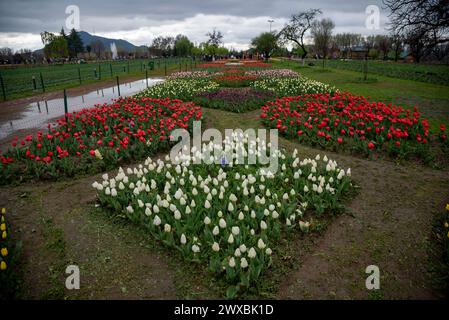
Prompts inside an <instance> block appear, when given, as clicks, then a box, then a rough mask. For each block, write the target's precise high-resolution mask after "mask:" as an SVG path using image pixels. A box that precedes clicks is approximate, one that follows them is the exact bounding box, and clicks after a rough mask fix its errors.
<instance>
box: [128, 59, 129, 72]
mask: <svg viewBox="0 0 449 320" xmlns="http://www.w3.org/2000/svg"><path fill="white" fill-rule="evenodd" d="M128 74H129V60H128Z"/></svg>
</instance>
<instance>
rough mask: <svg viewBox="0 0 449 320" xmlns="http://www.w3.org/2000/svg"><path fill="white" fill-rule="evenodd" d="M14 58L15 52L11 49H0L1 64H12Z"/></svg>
mask: <svg viewBox="0 0 449 320" xmlns="http://www.w3.org/2000/svg"><path fill="white" fill-rule="evenodd" d="M12 56H13V51H12V49H11V48H6V47H5V48H0V63H1V64H6V63H11V61H12Z"/></svg>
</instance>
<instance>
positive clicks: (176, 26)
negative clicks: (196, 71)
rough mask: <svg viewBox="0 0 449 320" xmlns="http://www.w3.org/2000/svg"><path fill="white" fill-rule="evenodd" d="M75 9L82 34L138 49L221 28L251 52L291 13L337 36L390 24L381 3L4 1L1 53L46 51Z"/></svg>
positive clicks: (228, 40)
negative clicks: (48, 35)
mask: <svg viewBox="0 0 449 320" xmlns="http://www.w3.org/2000/svg"><path fill="white" fill-rule="evenodd" d="M70 5H76V6H77V7H78V8H79V11H80V19H79V21H80V29H81V30H84V31H87V32H89V33H93V34H95V35H100V36H105V37H109V38H121V39H125V40H128V41H130V42H131V43H133V44H135V45H148V44H150V43H151V41H152V39H153V38H155V37H156V36H158V35H164V36H166V35H172V36H175V35H177V34H179V33H182V34H185V35H187V36H188V37H189V38H190V39H191V40H192V41H193V42H196V43H200V42H203V41H205V40H206V39H207V37H206V35H205V34H206V33H207V32H208V31H209V30H212V29H213V28H214V27H216V28H217V29H218V30H220V31H222V32H223V34H224V39H223V40H224V43H225V46H226V47H228V48H235V49H246V48H247V47H248V43H249V42H250V40H251V38H253V37H254V36H256V35H258V34H259V33H261V32H264V31H268V30H269V28H270V26H269V23H268V20H269V19H272V20H274V22H273V23H272V29H273V30H280V29H281V28H282V26H283V25H284V24H285V23H286V22H287V21H288V19H289V17H290V15H291V14H292V13H296V12H299V11H301V10H306V9H309V8H319V9H321V10H322V11H323V14H322V15H321V16H322V17H327V18H331V19H332V20H333V21H334V23H335V29H334V33H338V32H356V33H361V34H364V35H369V34H378V33H384V32H385V27H386V22H387V21H388V17H387V14H388V12H387V11H386V10H385V9H384V8H382V1H381V0H328V1H324V0H308V1H303V0H279V1H275V0H258V1H256V0H220V1H217V0H165V1H163V0H128V1H124V0H121V1H116V0H110V1H98V0H95V1H93V0H69V1H65V0H39V1H36V0H14V1H11V0H0V47H11V48H13V49H15V50H17V49H20V48H29V49H33V50H34V49H38V48H41V47H42V43H41V40H40V36H39V33H40V32H41V31H44V30H47V31H51V32H59V30H61V27H62V26H64V27H65V26H66V20H67V18H68V17H69V14H66V8H67V6H70ZM369 5H376V6H378V8H379V10H380V28H379V29H377V30H372V29H368V28H367V27H366V24H365V22H366V20H367V18H368V17H369V13H366V8H367V6H369Z"/></svg>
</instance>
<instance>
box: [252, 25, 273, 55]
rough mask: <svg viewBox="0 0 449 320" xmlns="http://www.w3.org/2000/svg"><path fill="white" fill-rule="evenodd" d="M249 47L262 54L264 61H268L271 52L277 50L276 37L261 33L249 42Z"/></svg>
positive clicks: (271, 34)
mask: <svg viewBox="0 0 449 320" xmlns="http://www.w3.org/2000/svg"><path fill="white" fill-rule="evenodd" d="M251 45H252V46H253V47H254V48H255V49H256V50H257V51H259V52H261V53H263V55H264V58H265V60H266V61H268V59H269V58H270V56H271V54H272V53H273V51H274V50H276V49H277V48H278V37H277V36H276V35H275V34H273V33H272V32H263V33H261V34H260V35H259V36H257V37H255V38H254V39H252V40H251Z"/></svg>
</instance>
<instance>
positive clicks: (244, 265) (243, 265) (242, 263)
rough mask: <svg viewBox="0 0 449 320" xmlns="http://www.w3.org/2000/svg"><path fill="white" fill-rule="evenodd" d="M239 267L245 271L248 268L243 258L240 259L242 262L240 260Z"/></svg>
mask: <svg viewBox="0 0 449 320" xmlns="http://www.w3.org/2000/svg"><path fill="white" fill-rule="evenodd" d="M240 267H241V268H242V269H245V268H247V267H248V261H246V259H245V258H242V260H240Z"/></svg>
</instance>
